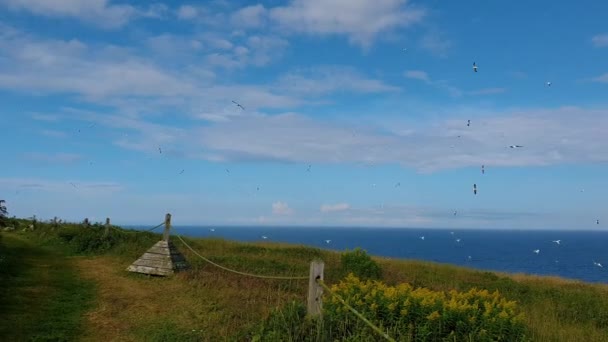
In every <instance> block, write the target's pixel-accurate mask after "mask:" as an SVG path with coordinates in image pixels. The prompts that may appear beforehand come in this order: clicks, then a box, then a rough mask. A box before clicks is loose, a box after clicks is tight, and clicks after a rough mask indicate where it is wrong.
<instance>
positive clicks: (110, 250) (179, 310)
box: [0, 223, 608, 342]
mask: <svg viewBox="0 0 608 342" xmlns="http://www.w3.org/2000/svg"><path fill="white" fill-rule="evenodd" d="M22 226H25V223H23V225H22ZM159 232H160V229H159ZM102 233H103V228H102V227H99V226H97V227H91V228H83V227H81V226H79V225H75V224H72V225H61V226H60V227H57V228H54V229H52V227H51V225H50V224H46V223H38V227H37V228H36V230H35V231H34V232H27V233H22V232H19V233H3V235H4V237H5V239H4V240H5V241H4V244H7V243H8V244H9V245H10V244H12V245H13V246H12V248H13V251H15V253H17V254H20V253H22V251H21V250H20V249H19V248H22V249H24V250H25V251H28V250H29V251H30V252H29V253H30V254H31V253H33V254H34V255H32V256H30V257H29V258H28V259H29V261H28V262H26V263H25V264H23V265H20V266H19V267H18V268H11V267H9V268H7V269H6V270H4V269H2V268H0V269H2V270H3V271H2V272H8V273H11V272H13V273H15V272H16V273H15V274H14V275H13V277H12V278H11V279H12V280H11V284H12V285H8V288H9V289H10V291H9V293H8V294H7V293H6V291H4V293H2V294H0V308H5V306H4V305H5V303H8V302H9V301H12V302H13V304H10V306H8V307H7V309H2V312H0V315H2V317H1V318H2V321H0V340H4V339H3V338H2V337H3V336H7V335H5V334H6V333H7V332H8V331H10V329H16V330H20V331H22V332H27V333H37V332H35V331H36V327H37V325H39V323H40V322H44V321H45V320H48V321H49V322H50V321H52V320H53V319H58V318H52V317H47V318H45V317H46V316H48V313H47V312H46V311H45V312H43V308H45V307H46V306H47V304H42V303H43V302H44V303H51V304H52V303H53V302H54V301H57V302H61V301H58V300H56V299H57V298H61V293H64V294H67V293H68V292H70V293H73V292H74V291H76V293H78V292H81V293H82V296H81V297H82V298H86V297H87V295H85V294H86V293H88V292H87V291H93V290H92V286H91V285H90V284H91V283H90V282H94V283H95V284H96V288H97V300H96V302H95V303H96V305H94V306H92V307H91V306H88V307H89V310H88V311H87V317H88V319H87V321H86V322H85V323H84V324H83V325H82V327H83V329H84V331H85V332H84V335H83V340H90V341H107V340H121V341H166V340H171V339H173V338H178V339H180V340H184V341H189V340H199V341H216V340H220V341H224V340H228V341H248V340H250V338H251V337H253V336H255V335H256V332H259V329H260V323H261V322H262V321H264V320H265V319H266V318H267V317H275V318H276V321H275V322H270V326H271V327H273V328H272V329H274V328H276V329H278V330H280V331H282V333H281V334H284V335H283V339H281V337H277V339H278V340H289V339H288V338H286V337H285V336H286V335H288V336H292V340H294V341H298V340H310V341H315V340H319V339H315V338H314V337H313V338H311V339H308V338H307V339H304V338H303V337H302V336H303V335H306V334H307V333H310V332H314V331H317V330H318V329H316V328H315V327H314V326H313V325H311V324H313V323H311V322H308V323H306V324H304V325H301V324H299V322H295V320H296V319H299V317H301V316H302V315H301V306H293V305H292V306H288V307H287V309H286V311H285V312H282V313H281V312H277V311H276V309H279V311H280V309H281V308H284V307H286V305H288V303H293V302H295V303H300V304H302V305H303V304H305V303H306V294H307V290H308V281H307V280H305V281H291V280H290V281H284V280H266V279H256V278H250V277H246V276H241V275H237V274H233V273H230V272H227V271H224V270H221V269H219V268H217V267H215V266H213V265H210V264H208V263H206V262H205V261H203V260H201V259H200V258H198V257H197V256H196V255H195V254H193V253H191V252H190V251H189V250H188V249H187V248H186V247H185V246H183V245H182V243H181V242H180V241H179V240H178V239H177V238H173V241H174V243H175V245H176V246H177V247H178V249H179V250H180V251H181V252H182V253H183V254H184V256H185V257H186V259H187V260H188V262H189V263H190V264H191V266H192V268H191V269H190V270H189V271H188V272H183V273H179V274H177V275H176V276H174V277H171V278H156V277H148V276H145V275H140V274H134V273H129V272H126V271H125V268H126V267H127V266H128V265H129V264H130V263H132V262H133V261H134V260H136V259H137V258H139V257H140V256H141V254H142V253H144V252H145V251H146V250H147V249H148V248H149V247H151V246H152V245H153V244H154V243H155V242H157V241H158V240H159V239H160V235H159V234H158V233H143V232H131V231H122V230H120V229H118V230H112V231H111V233H110V237H109V238H108V239H107V240H101V239H100V237H101V236H102ZM26 238H27V239H30V241H28V240H26ZM184 239H185V240H186V241H187V242H188V244H190V245H191V246H192V247H193V248H194V249H195V250H196V251H198V252H199V253H200V254H202V255H204V256H205V257H207V258H209V259H210V260H212V261H214V262H217V263H220V264H222V265H223V266H226V267H229V268H233V269H235V270H238V271H242V272H246V273H255V274H262V275H287V276H290V275H291V276H306V275H308V272H309V266H310V261H311V260H313V259H317V258H320V259H322V260H323V261H324V262H325V274H324V277H325V282H326V283H327V284H329V285H331V284H335V283H338V282H339V281H340V280H341V279H342V277H343V276H344V269H343V267H342V264H341V259H342V258H341V254H340V253H335V252H331V251H327V250H321V249H318V248H309V247H305V246H293V245H286V244H275V243H239V242H233V241H226V240H222V239H192V238H184ZM33 245H36V246H39V247H40V246H42V249H41V250H40V251H36V252H35V253H34V252H33V251H31V248H30V247H32V246H33ZM58 250H59V251H68V252H69V253H71V254H72V255H79V256H80V257H79V258H78V259H76V260H74V262H75V264H76V266H77V268H78V270H79V272H80V276H78V273H76V272H75V271H74V269H73V267H72V268H69V267H67V268H65V270H62V271H58V272H51V273H49V274H48V275H47V276H45V277H47V278H48V279H47V278H44V279H42V275H38V276H37V275H36V274H37V273H40V270H35V269H34V268H35V267H36V266H35V265H36V264H39V263H40V262H34V260H36V259H38V260H40V259H43V260H45V263H46V264H53V265H55V266H54V268H61V267H64V266H65V265H66V262H65V260H68V259H64V261H61V260H58V261H51V260H50V259H51V258H49V256H50V255H53V256H55V255H59V256H61V255H62V254H61V253H60V252H58ZM37 253H39V255H38V254H37ZM83 256H84V257H83ZM63 258H65V256H64V257H63ZM372 259H373V260H374V261H375V262H376V263H377V264H378V265H379V266H380V268H381V271H382V272H381V274H379V276H380V280H381V281H383V282H384V283H386V284H387V285H397V284H399V283H404V282H407V283H409V284H411V285H413V286H414V287H426V288H429V289H431V290H434V291H449V290H452V289H455V290H458V291H468V290H469V289H471V288H474V287H475V288H481V289H488V290H489V291H494V290H498V291H499V292H500V293H501V295H502V296H504V297H505V298H507V299H509V300H514V301H516V302H517V304H518V307H519V308H521V311H522V312H523V313H524V314H525V323H526V326H527V327H528V331H529V333H530V338H531V339H532V340H533V341H569V342H570V341H574V342H575V341H608V286H606V285H601V284H588V283H583V282H578V281H571V280H566V279H560V278H556V277H536V276H526V275H512V274H511V275H510V274H501V273H494V272H484V271H476V270H472V269H466V268H462V267H456V266H451V265H443V264H437V263H432V262H423V261H414V260H387V259H384V258H378V257H372ZM4 264H6V261H3V262H2V263H0V265H4ZM9 264H10V265H15V264H14V263H13V262H9ZM67 265H70V263H67ZM54 268H53V269H54ZM51 274H52V276H51ZM1 275H2V277H3V280H2V281H3V282H4V278H5V276H4V273H2V274H1ZM14 277H17V278H16V279H13V278H14ZM57 277H59V278H65V279H66V282H65V284H68V283H71V284H72V285H70V291H67V290H66V289H65V288H64V287H63V286H62V285H61V284H62V282H61V281H58V279H57ZM19 279H22V280H21V281H22V282H25V283H27V282H29V283H30V286H33V284H35V283H37V282H38V283H40V282H43V283H44V284H51V285H52V286H50V288H53V289H54V290H51V289H50V288H49V289H47V288H46V287H44V286H43V287H40V290H39V291H40V293H39V294H37V296H34V297H37V299H34V297H32V296H29V295H26V296H24V295H23V294H22V295H21V298H20V299H19V297H17V299H11V298H12V297H13V296H15V294H16V293H17V292H20V293H26V292H27V288H26V289H20V290H18V291H17V288H16V287H15V284H16V283H15V282H18V281H19ZM28 279H29V280H28ZM51 279H55V280H53V281H51ZM83 279H86V280H83ZM43 280H44V281H43ZM79 282H81V284H89V285H81V287H82V290H77V289H78V288H79V287H78V286H74V285H73V284H74V283H79ZM1 285H2V288H3V289H4V288H5V286H6V285H5V284H4V283H1ZM66 286H67V285H66ZM62 288H63V290H62ZM85 289H89V290H85ZM11 291H12V292H11ZM24 291H25V292H24ZM92 295H93V294H91V296H92ZM26 297H27V298H26ZM30 298H32V299H30ZM9 299H10V300H9ZM76 301H84V302H86V300H84V299H77V300H76ZM14 303H17V305H14ZM66 305H68V306H69V307H68V308H65V309H62V310H59V311H60V312H62V314H61V315H56V316H59V317H62V318H61V319H62V320H63V319H65V320H67V321H71V322H72V323H73V327H78V326H79V325H78V324H76V322H77V321H78V319H76V318H75V317H76V316H72V315H71V314H70V313H71V312H72V313H76V312H77V311H76V309H75V308H73V306H75V305H70V304H69V303H68V304H66ZM26 307H27V309H26ZM49 307H52V305H50V306H49ZM85 307H86V305H85ZM273 310H275V311H274V312H275V315H274V316H270V315H271V312H273ZM63 312H65V313H66V314H63ZM84 312H85V309H81V310H80V311H79V313H78V315H82V314H83V313H84ZM9 316H10V318H9V321H13V322H17V321H19V322H20V323H13V322H11V323H10V324H8V323H2V322H4V321H6V319H4V317H9ZM70 317H72V318H70ZM62 324H63V325H66V324H67V323H60V324H59V325H58V326H62ZM273 324H274V325H273ZM42 326H44V324H42ZM281 327H283V328H281ZM290 327H291V328H290ZM17 328H18V329H17ZM7 329H9V330H7ZM45 329H46V328H45ZM74 329H75V330H70V329H64V334H66V335H65V336H68V335H67V334H68V332H69V331H73V334H72V335H70V336H77V334H78V333H77V332H76V331H78V329H77V328H74ZM281 329H282V330H281ZM285 329H287V330H290V331H287V332H286V331H285ZM298 329H299V330H298ZM46 330H48V329H46ZM65 331H68V332H65ZM46 332H47V333H48V331H46ZM3 334H4V335H3ZM20 336H22V337H23V338H27V337H28V336H31V335H27V334H25V333H24V334H23V335H20ZM13 340H14V339H13Z"/></svg>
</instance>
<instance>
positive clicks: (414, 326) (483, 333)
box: [253, 274, 528, 342]
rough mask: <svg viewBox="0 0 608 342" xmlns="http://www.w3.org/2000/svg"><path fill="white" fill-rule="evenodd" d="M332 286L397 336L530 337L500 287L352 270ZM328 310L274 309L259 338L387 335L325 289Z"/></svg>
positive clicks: (331, 338)
mask: <svg viewBox="0 0 608 342" xmlns="http://www.w3.org/2000/svg"><path fill="white" fill-rule="evenodd" d="M331 290H332V292H333V293H334V294H336V295H338V296H340V297H341V298H342V299H343V300H344V301H345V302H346V303H348V305H350V306H351V307H353V308H354V309H355V310H357V311H358V312H359V313H361V314H362V315H363V317H365V318H367V319H368V320H369V321H371V322H372V323H373V324H375V325H376V326H377V327H379V328H380V329H381V330H382V331H385V332H387V333H388V335H389V336H391V337H392V338H394V339H395V340H397V341H484V342H485V341H488V342H489V341H526V340H528V338H527V337H526V331H527V330H526V326H525V325H524V318H523V314H521V313H519V310H518V308H517V304H516V303H515V302H514V301H509V300H507V299H505V298H503V297H501V295H500V293H499V292H498V291H494V292H489V291H487V290H477V289H471V290H469V291H467V292H458V291H455V290H452V291H450V292H447V293H446V292H440V291H431V290H429V289H426V288H416V289H415V288H413V287H412V286H411V285H409V284H400V285H398V286H396V287H391V286H387V285H385V284H383V283H381V282H379V281H372V280H367V281H365V282H364V281H361V280H360V279H359V278H357V277H355V276H354V275H352V274H350V275H349V276H347V277H346V279H345V280H343V281H342V282H341V283H339V284H337V285H333V286H332V287H331ZM323 296H324V298H323V315H322V317H321V319H316V320H313V319H311V318H310V317H306V308H305V306H304V304H302V303H297V302H293V303H290V304H289V305H287V306H285V307H284V308H283V309H281V310H279V309H276V310H273V311H272V312H271V314H270V315H269V317H268V318H267V319H266V320H265V321H263V322H262V323H261V324H260V325H259V326H258V328H256V331H255V333H254V334H253V341H384V338H383V337H382V336H380V335H379V334H378V333H377V332H375V331H373V330H372V329H371V328H370V327H369V326H367V325H366V324H365V323H364V322H363V321H361V319H359V318H358V317H356V316H355V315H354V314H353V313H352V312H351V311H350V310H349V309H348V308H347V307H345V306H344V304H342V303H341V302H340V301H339V300H338V299H337V298H336V297H335V296H333V295H332V294H330V293H327V292H325V293H324V295H323Z"/></svg>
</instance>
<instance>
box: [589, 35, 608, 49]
mask: <svg viewBox="0 0 608 342" xmlns="http://www.w3.org/2000/svg"><path fill="white" fill-rule="evenodd" d="M591 43H592V44H593V46H595V47H608V33H603V34H598V35H596V36H593V38H591Z"/></svg>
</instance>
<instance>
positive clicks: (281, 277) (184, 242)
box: [175, 234, 308, 280]
mask: <svg viewBox="0 0 608 342" xmlns="http://www.w3.org/2000/svg"><path fill="white" fill-rule="evenodd" d="M175 236H177V238H178V239H180V241H181V242H182V243H183V244H184V246H186V247H187V248H188V249H189V250H191V251H192V253H194V254H196V255H197V256H198V257H199V258H201V259H203V260H205V261H206V262H208V263H210V264H211V265H213V266H216V267H219V268H221V269H223V270H225V271H228V272H232V273H236V274H240V275H244V276H248V277H255V278H262V279H283V280H304V279H308V277H286V276H265V275H258V274H251V273H245V272H240V271H235V270H232V269H229V268H227V267H224V266H222V265H219V264H216V263H214V262H213V261H211V260H209V259H207V258H205V257H204V256H202V255H200V254H199V253H198V252H197V251H195V250H194V249H193V248H192V247H190V245H189V244H187V243H186V241H184V239H182V237H181V236H180V235H178V234H175Z"/></svg>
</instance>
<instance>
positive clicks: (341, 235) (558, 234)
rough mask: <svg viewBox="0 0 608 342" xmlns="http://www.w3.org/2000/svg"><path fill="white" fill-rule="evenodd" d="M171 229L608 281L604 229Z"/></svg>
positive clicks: (199, 235) (197, 235)
mask: <svg viewBox="0 0 608 342" xmlns="http://www.w3.org/2000/svg"><path fill="white" fill-rule="evenodd" d="M125 228H138V227H137V226H125ZM139 228H140V229H143V228H144V227H142V226H139ZM161 230H162V228H158V229H157V230H156V231H157V232H160V231H161ZM171 234H180V235H183V236H188V237H195V238H215V239H224V240H231V241H239V242H278V243H288V244H294V245H304V246H309V247H315V248H323V249H328V250H333V251H336V252H344V251H346V250H352V249H354V248H357V247H359V248H362V249H364V250H366V251H367V252H368V253H369V254H371V255H374V256H379V257H385V258H393V259H408V260H422V261H432V262H438V263H444V264H451V265H456V266H464V267H468V268H473V269H477V270H482V271H494V272H505V273H524V274H530V275H541V276H543V275H545V276H558V277H562V278H567V279H573V280H582V281H586V282H593V283H608V272H606V271H605V270H604V268H603V267H599V266H598V265H596V264H595V263H600V264H602V266H604V265H606V266H608V254H607V253H606V251H605V246H606V245H608V232H607V231H601V230H579V231H575V230H524V229H477V228H473V229H455V228H454V229H452V228H441V229H440V228H434V229H430V228H385V227H382V228H369V227H351V228H347V227H340V228H338V227H305V228H303V227H289V228H287V227H275V226H217V225H205V226H201V225H176V226H172V233H171ZM423 236H424V239H422V237H423ZM557 240H559V243H557V242H555V241H557ZM328 241H329V242H328ZM536 250H538V253H536V252H535V251H536Z"/></svg>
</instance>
